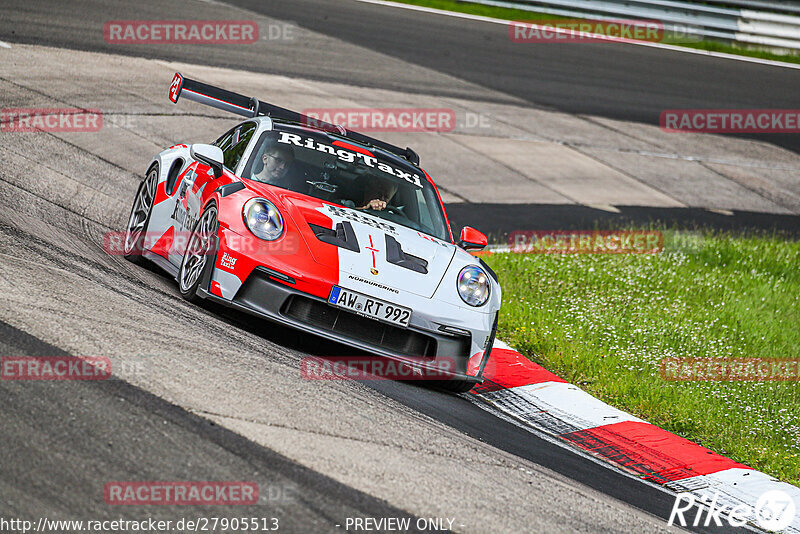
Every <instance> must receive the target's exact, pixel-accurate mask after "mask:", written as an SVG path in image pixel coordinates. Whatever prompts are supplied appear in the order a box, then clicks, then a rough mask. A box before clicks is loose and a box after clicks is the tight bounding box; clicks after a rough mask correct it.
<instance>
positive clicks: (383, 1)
mask: <svg viewBox="0 0 800 534" xmlns="http://www.w3.org/2000/svg"><path fill="white" fill-rule="evenodd" d="M356 2H363V3H365V4H376V5H380V6H388V7H396V8H399V9H408V10H410V11H420V12H422V13H432V14H435V15H445V16H448V17H455V18H459V19H467V20H474V21H478V22H489V23H492V24H502V25H504V26H507V25H508V24H510V23H511V22H513V21H511V20H503V19H496V18H492V17H483V16H480V15H470V14H468V13H458V12H456V11H445V10H443V9H435V8H432V7H423V6H415V5H412V4H400V3H398V2H389V1H387V0H356ZM534 26H535V25H534ZM548 29H549V30H551V31H558V28H548ZM566 31H569V30H566ZM597 38H598V39H603V40H605V41H609V42H613V41H612V40H611V39H609V38H608V36H604V35H597ZM624 44H631V45H636V46H649V47H650V48H660V49H662V50H671V51H673V52H684V53H686V54H698V55H701V56H708V57H715V58H720V59H732V60H734V61H744V62H745V63H757V64H759V65H769V66H771V67H784V68H787V69H800V64H796V63H784V62H783V61H773V60H770V59H760V58H757V57H747V56H737V55H736V54H726V53H725V52H711V51H710V50H698V49H695V48H686V47H683V46H676V45H669V44H664V43H652V42H649V41H629V40H625V41H624Z"/></svg>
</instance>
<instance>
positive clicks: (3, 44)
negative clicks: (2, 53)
mask: <svg viewBox="0 0 800 534" xmlns="http://www.w3.org/2000/svg"><path fill="white" fill-rule="evenodd" d="M0 48H11V45H10V44H8V43H4V42H3V41H0Z"/></svg>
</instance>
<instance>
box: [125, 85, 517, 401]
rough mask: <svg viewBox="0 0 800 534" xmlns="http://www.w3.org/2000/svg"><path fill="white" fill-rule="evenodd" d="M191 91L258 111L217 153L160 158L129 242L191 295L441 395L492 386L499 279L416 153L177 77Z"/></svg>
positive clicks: (128, 252) (223, 105)
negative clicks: (327, 344)
mask: <svg viewBox="0 0 800 534" xmlns="http://www.w3.org/2000/svg"><path fill="white" fill-rule="evenodd" d="M169 96H170V99H171V100H172V102H173V103H177V102H178V99H179V97H181V96H183V97H184V98H185V99H190V100H193V101H196V102H200V103H204V104H208V105H211V106H214V107H217V108H220V109H224V110H228V111H232V112H234V113H237V114H239V115H243V116H245V117H248V118H247V120H245V121H244V122H242V123H240V124H238V125H237V126H235V127H234V128H232V129H230V130H229V131H227V132H225V133H224V134H223V135H222V136H221V137H220V138H219V139H217V140H216V141H215V142H214V143H212V144H192V145H176V146H173V147H170V148H169V149H167V150H165V151H163V152H161V153H160V154H158V155H157V156H156V157H155V158H153V161H152V163H151V164H150V166H149V168H148V171H147V173H146V177H145V179H144V181H143V182H142V183H141V185H140V186H139V190H138V192H137V194H136V197H135V200H134V203H133V208H132V210H131V214H130V218H129V223H128V227H127V230H126V234H125V256H126V257H127V258H128V259H130V260H131V261H134V262H139V261H142V260H143V259H147V260H150V261H152V262H154V263H156V264H157V265H159V266H160V267H162V268H163V269H165V270H166V271H167V272H169V273H171V274H172V275H173V276H175V278H176V279H177V281H178V285H179V290H180V293H181V295H182V296H183V297H184V298H186V299H188V300H192V301H196V300H198V299H213V300H215V301H218V302H221V303H223V304H225V305H227V306H231V307H233V308H237V309H240V310H243V311H246V312H248V313H251V314H254V315H257V316H260V317H263V318H266V319H269V320H271V321H275V322H277V323H281V324H284V325H288V326H290V327H294V328H298V329H300V330H303V331H305V332H310V333H313V334H316V335H319V336H322V337H325V338H328V339H332V340H335V341H338V342H341V343H344V344H347V345H349V346H352V347H355V348H358V349H360V350H364V351H367V352H369V353H371V354H375V355H379V356H383V357H387V358H392V359H394V360H399V361H402V362H404V364H408V365H410V366H412V367H413V368H415V369H417V370H418V371H419V370H420V369H425V368H428V369H436V370H438V371H441V370H445V371H446V376H447V380H442V381H437V385H439V386H441V387H444V388H446V389H449V390H451V391H466V390H468V389H470V388H471V387H472V386H473V385H474V384H475V383H478V382H481V381H482V378H481V376H482V373H483V369H484V367H485V365H486V361H487V360H488V357H487V356H488V354H489V353H490V351H491V348H492V344H493V341H494V335H495V330H496V328H497V317H498V310H499V309H500V300H501V298H500V297H501V294H500V285H499V283H498V280H497V277H496V275H495V274H494V273H493V272H492V270H491V269H490V268H489V267H488V266H487V265H486V264H485V263H484V262H483V261H481V260H480V259H479V258H476V257H474V256H472V255H471V254H469V253H468V252H467V251H468V250H479V249H481V248H483V247H485V246H486V244H487V239H486V237H485V236H484V235H483V234H481V233H480V232H478V231H477V230H475V229H472V228H469V227H466V228H464V229H463V231H462V232H461V236H460V239H459V240H458V241H457V242H456V241H455V240H454V238H453V234H452V231H451V229H450V223H449V221H448V219H447V215H446V213H445V210H444V207H443V205H442V202H441V198H440V196H439V192H438V190H437V188H436V185H435V184H434V183H433V181H432V180H431V178H430V177H429V176H428V174H427V173H426V172H425V171H424V170H422V169H421V168H420V167H419V158H418V156H417V154H416V153H415V152H414V151H413V150H411V149H410V148H406V149H402V148H399V147H396V146H393V145H391V144H388V143H385V142H382V141H379V140H377V139H373V138H370V137H367V136H365V135H363V134H360V133H358V132H352V131H348V130H346V129H345V128H343V127H341V126H337V125H332V124H326V123H320V122H318V121H316V122H314V127H311V126H310V121H308V120H307V119H308V118H307V117H305V116H303V115H301V114H299V113H296V112H293V111H289V110H286V109H283V108H280V107H277V106H274V105H271V104H267V103H264V102H260V101H259V100H258V99H256V98H248V97H245V96H243V95H239V94H237V93H233V92H230V91H226V90H223V89H220V88H217V87H214V86H211V85H207V84H204V83H201V82H198V81H195V80H190V79H188V78H184V77H183V76H181V74H180V73H176V75H175V78H174V79H173V83H172V85H171V87H170V93H169Z"/></svg>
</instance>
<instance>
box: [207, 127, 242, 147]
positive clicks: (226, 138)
mask: <svg viewBox="0 0 800 534" xmlns="http://www.w3.org/2000/svg"><path fill="white" fill-rule="evenodd" d="M237 129H239V127H238V126H237V127H236V128H233V129H231V130H228V131H227V132H225V133H224V134H222V137H220V138H219V139H217V140H216V141H214V142H213V143H211V144H212V145H214V146H218V147H220V148H221V149H222V151H223V152H225V150H226V149H227V148H228V147H229V145H230V143H231V139H233V134H234V132H236V130H237Z"/></svg>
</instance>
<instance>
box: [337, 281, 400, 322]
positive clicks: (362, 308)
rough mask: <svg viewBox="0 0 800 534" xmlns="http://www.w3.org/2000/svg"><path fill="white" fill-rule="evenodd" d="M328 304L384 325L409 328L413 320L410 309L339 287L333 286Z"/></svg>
mask: <svg viewBox="0 0 800 534" xmlns="http://www.w3.org/2000/svg"><path fill="white" fill-rule="evenodd" d="M328 302H329V303H331V304H333V305H334V306H338V307H339V308H344V309H346V310H350V311H352V312H355V313H357V314H359V315H363V316H365V317H370V318H372V319H377V320H379V321H383V322H384V323H390V324H396V325H400V326H404V327H407V326H408V321H409V319H411V310H409V309H408V308H404V307H402V306H398V305H397V304H392V303H391V302H386V301H385V300H380V299H376V298H373V297H368V296H366V295H363V294H361V293H356V292H355V291H350V290H349V289H345V288H343V287H339V286H333V289H331V295H330V296H329V297H328Z"/></svg>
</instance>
